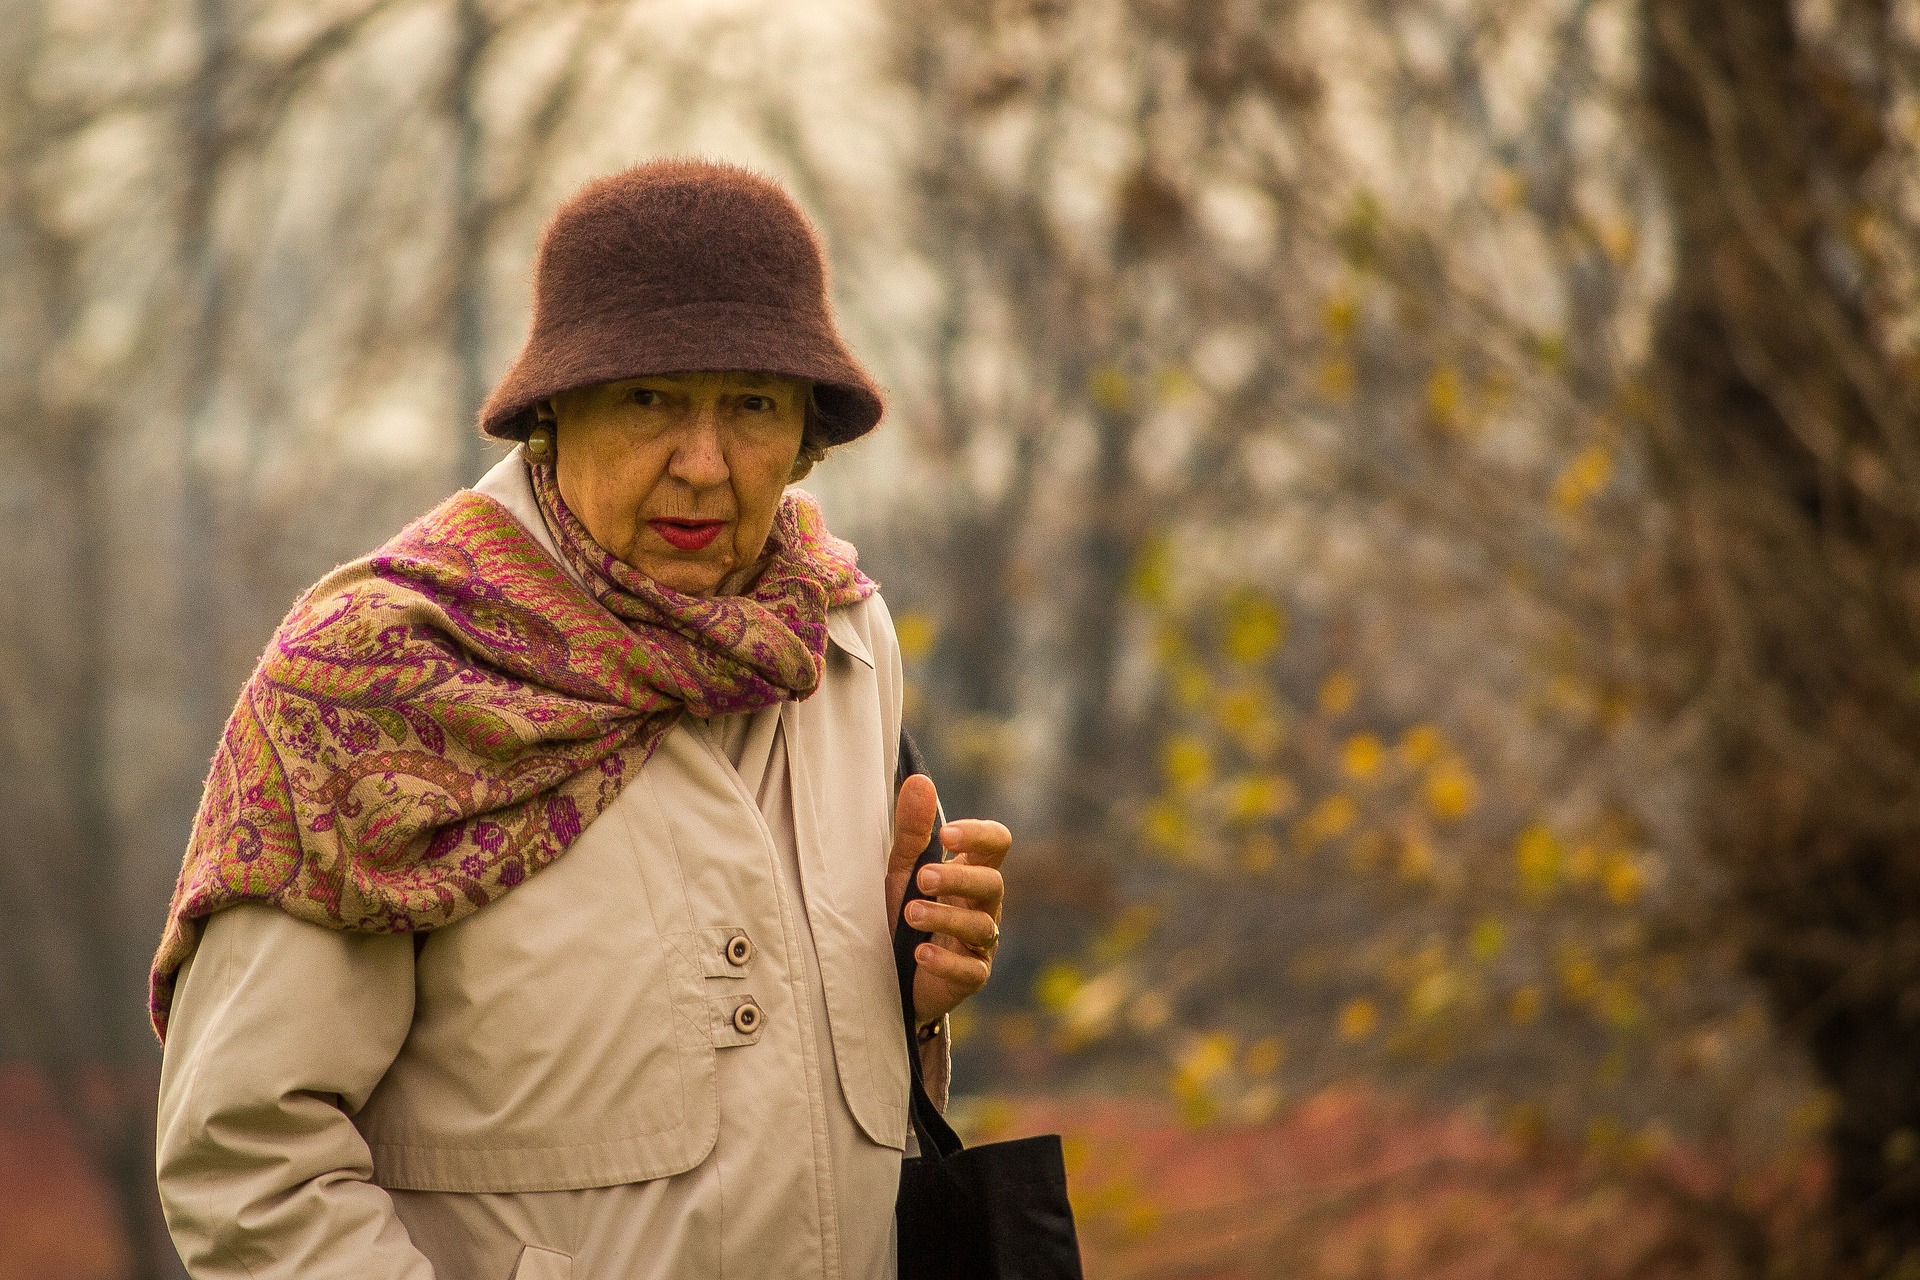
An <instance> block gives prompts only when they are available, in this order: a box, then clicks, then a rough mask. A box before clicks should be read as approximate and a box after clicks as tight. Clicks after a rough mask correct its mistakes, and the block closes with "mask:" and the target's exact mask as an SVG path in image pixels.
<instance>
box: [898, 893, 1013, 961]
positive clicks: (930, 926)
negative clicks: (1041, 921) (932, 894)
mask: <svg viewBox="0 0 1920 1280" xmlns="http://www.w3.org/2000/svg"><path fill="white" fill-rule="evenodd" d="M907 923H908V924H910V925H912V926H913V927H914V928H916V929H918V930H920V931H921V932H922V933H935V934H946V935H947V936H949V937H952V938H955V939H957V940H958V941H959V942H960V944H961V945H962V946H967V947H973V948H976V949H977V950H980V951H991V950H993V947H994V944H995V943H997V942H999V941H1000V926H999V924H998V923H997V922H996V921H995V920H994V918H993V916H992V915H990V914H988V913H987V912H985V911H974V910H971V909H969V908H967V907H953V906H947V905H945V904H944V903H939V902H916V903H913V904H912V905H910V906H909V907H908V908H907Z"/></svg>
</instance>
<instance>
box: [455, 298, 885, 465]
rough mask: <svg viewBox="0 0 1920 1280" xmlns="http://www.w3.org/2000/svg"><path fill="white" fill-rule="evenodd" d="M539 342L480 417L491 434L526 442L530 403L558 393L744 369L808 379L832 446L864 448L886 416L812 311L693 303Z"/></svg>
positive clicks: (567, 322) (566, 327)
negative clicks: (859, 444) (856, 443)
mask: <svg viewBox="0 0 1920 1280" xmlns="http://www.w3.org/2000/svg"><path fill="white" fill-rule="evenodd" d="M636 329H639V330H640V331H636ZM534 335H535V336H534V337H532V338H530V339H529V341H528V343H527V345H526V347H525V348H524V349H523V350H522V351H521V352H520V356H519V358H518V359H516V360H515V361H514V362H513V367H512V368H511V369H509V370H507V374H506V376H505V377H504V378H502V379H501V380H500V383H499V385H498V386H496V387H495V388H494V390H493V394H492V395H490V396H488V397H487V403H486V404H485V406H483V407H482V408H481V410H480V429H481V430H482V431H483V432H485V433H486V434H487V435H490V436H493V437H495V438H497V439H502V440H519V439H524V438H525V437H526V434H527V432H528V431H530V430H531V429H532V427H533V406H534V404H535V403H536V402H537V401H540V400H544V399H546V398H547V397H548V396H552V395H557V394H558V393H560V392H562V391H571V390H573V389H574V388H576V387H591V386H597V385H599V384H600V383H603V382H620V381H623V380H625V379H627V378H643V377H647V376H648V375H651V374H661V373H710V372H711V373H719V372H729V371H734V370H741V371H750V372H753V373H774V374H783V375H785V376H787V377H791V378H805V379H807V380H809V381H810V382H812V383H813V384H814V398H815V400H816V401H817V403H818V404H819V407H820V416H819V429H820V431H821V434H822V436H823V437H824V439H825V443H827V444H835V445H838V444H845V443H847V442H848V441H849V440H854V439H858V438H859V437H860V436H863V435H865V434H866V433H867V432H869V431H871V430H873V428H874V426H875V425H876V424H878V423H879V421H880V417H881V415H882V414H883V413H884V412H885V403H884V401H883V400H882V398H881V395H880V390H879V388H878V387H877V386H875V385H874V383H873V380H872V379H871V378H869V377H868V376H867V374H866V371H865V370H863V369H862V368H861V367H860V366H859V364H858V363H857V362H856V361H855V360H854V359H853V356H852V355H851V354H850V353H849V352H848V351H847V349H846V348H845V347H844V346H842V345H841V343H840V340H839V338H838V337H837V336H836V335H835V334H834V333H833V331H832V330H831V329H829V328H827V327H825V326H824V325H823V324H822V323H821V322H820V320H819V319H818V318H816V317H815V316H814V315H813V314H811V313H808V312H800V311H790V310H787V309H785V308H783V307H769V306H764V305H761V304H759V303H752V302H696V303H690V304H688V305H686V306H680V307H673V308H670V309H667V310H662V311H654V312H649V313H648V314H647V316H646V319H645V322H644V326H636V325H635V324H634V323H633V322H632V321H630V320H625V319H623V318H620V317H618V316H615V315H612V314H599V315H595V314H585V315H581V316H577V317H567V318H556V319H555V320H554V321H553V322H550V323H547V324H544V325H543V324H536V325H535V326H534Z"/></svg>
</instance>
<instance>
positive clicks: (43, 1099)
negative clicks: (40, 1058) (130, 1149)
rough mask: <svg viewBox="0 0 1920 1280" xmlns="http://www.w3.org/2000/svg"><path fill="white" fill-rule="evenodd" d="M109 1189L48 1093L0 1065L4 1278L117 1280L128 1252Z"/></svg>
mask: <svg viewBox="0 0 1920 1280" xmlns="http://www.w3.org/2000/svg"><path fill="white" fill-rule="evenodd" d="M113 1222H114V1214H113V1208H112V1199H111V1193H110V1192H109V1190H108V1189H107V1186H106V1184H105V1183H104V1182H102V1181H101V1180H100V1177H99V1175H98V1174H97V1173H95V1172H94V1170H93V1168H92V1167H91V1166H90V1165H89V1164H88V1163H87V1160H86V1158H85V1157H84V1156H82V1155H81V1153H80V1148H79V1146H78V1144H77V1143H76V1142H75V1140H74V1134H73V1132H72V1130H71V1129H70V1128H69V1127H68V1126H67V1124H66V1123H65V1121H64V1120H63V1119H62V1117H61V1116H60V1114H59V1113H58V1112H57V1111H55V1110H54V1107H53V1102H52V1098H51V1096H50V1095H49V1094H48V1092H47V1090H46V1088H45V1087H44V1085H43V1084H42V1083H41V1082H40V1080H39V1079H38V1078H37V1077H36V1076H34V1075H33V1074H32V1073H30V1072H29V1071H28V1070H27V1069H26V1068H25V1067H21V1066H18V1065H11V1064H5V1065H0V1280H118V1278H119V1277H121V1276H123V1275H125V1274H126V1271H127V1261H128V1260H127V1252H126V1249H125V1247H124V1246H123V1245H122V1243H121V1241H120V1240H119V1239H118V1238H117V1236H116V1235H115V1228H114V1225H113Z"/></svg>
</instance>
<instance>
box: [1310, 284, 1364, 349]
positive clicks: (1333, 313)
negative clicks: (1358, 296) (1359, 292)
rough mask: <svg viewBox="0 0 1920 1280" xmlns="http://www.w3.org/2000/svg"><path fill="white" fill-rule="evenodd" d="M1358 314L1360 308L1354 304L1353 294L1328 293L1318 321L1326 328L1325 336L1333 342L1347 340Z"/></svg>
mask: <svg viewBox="0 0 1920 1280" xmlns="http://www.w3.org/2000/svg"><path fill="white" fill-rule="evenodd" d="M1359 316H1360V309H1359V307H1358V306H1356V305H1355V304H1354V300H1353V295H1352V294H1348V293H1335V294H1332V295H1329V296H1328V298H1327V301H1326V305H1324V306H1322V307H1321V308H1320V323H1321V325H1322V326H1324V327H1325V328H1326V331H1327V336H1328V337H1329V338H1332V339H1333V340H1334V341H1335V342H1344V341H1346V340H1347V338H1348V337H1349V336H1350V335H1351V334H1352V333H1353V326H1354V322H1355V321H1356V320H1358V319H1359Z"/></svg>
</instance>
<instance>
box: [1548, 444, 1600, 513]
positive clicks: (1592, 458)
mask: <svg viewBox="0 0 1920 1280" xmlns="http://www.w3.org/2000/svg"><path fill="white" fill-rule="evenodd" d="M1612 478H1613V459H1612V458H1611V457H1610V456H1608V454H1607V451H1606V450H1605V449H1603V448H1601V447H1600V446H1599V445H1592V446H1590V447H1588V448H1586V449H1583V450H1581V451H1580V452H1579V453H1578V454H1577V455H1575V457H1574V459H1573V461H1572V462H1570V463H1568V464H1567V468H1566V470H1564V471H1562V472H1561V473H1560V477H1559V479H1557V480H1555V481H1554V482H1553V505H1554V506H1556V507H1558V508H1559V509H1560V510H1561V511H1563V512H1566V513H1569V514H1571V513H1572V512H1575V511H1578V510H1579V509H1580V508H1581V507H1583V506H1585V505H1586V504H1587V501H1588V499H1590V498H1592V497H1593V496H1594V495H1595V494H1597V493H1599V492H1600V491H1601V490H1602V489H1604V488H1606V487H1607V481H1609V480H1611V479H1612Z"/></svg>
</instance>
